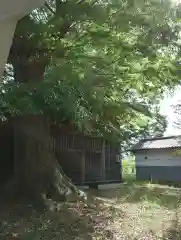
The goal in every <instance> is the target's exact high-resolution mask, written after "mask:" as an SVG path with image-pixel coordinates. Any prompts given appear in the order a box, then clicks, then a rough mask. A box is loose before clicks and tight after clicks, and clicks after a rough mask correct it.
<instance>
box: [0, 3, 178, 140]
mask: <svg viewBox="0 0 181 240" xmlns="http://www.w3.org/2000/svg"><path fill="white" fill-rule="evenodd" d="M178 14H179V12H178V10H177V9H175V8H173V7H172V6H171V3H170V2H169V1H161V0H160V1H155V0H147V1H143V0H139V1H138V0H127V1H120V0H119V1H118V0H107V1H86V0H82V1H81V0H80V1H75V0H66V1H60V0H59V1H58V0H56V1H52V0H51V1H48V2H47V3H46V5H45V7H43V8H41V9H37V10H35V11H33V12H32V13H31V15H30V16H27V17H25V18H24V19H22V20H21V21H20V23H19V25H18V27H17V29H16V34H15V38H14V43H13V47H12V49H11V53H10V57H9V61H10V62H11V63H12V65H13V67H14V73H16V66H15V65H18V64H19V65H18V66H20V63H22V62H21V61H22V59H23V61H25V59H27V63H28V64H29V65H31V64H32V63H34V64H35V65H36V66H39V65H38V64H39V63H41V67H42V65H43V66H44V71H43V73H44V77H43V76H42V77H43V81H37V79H36V82H35V81H33V80H35V79H30V80H28V83H22V79H21V81H20V78H18V76H20V75H17V74H15V80H16V83H13V84H10V85H9V84H8V85H6V87H5V93H2V94H1V95H2V98H1V101H2V104H1V112H2V116H4V115H8V116H9V115H17V114H18V115H19V114H25V113H44V114H48V115H50V116H51V117H52V118H53V119H54V120H55V121H70V120H73V121H74V122H75V123H76V124H77V125H78V126H79V127H81V128H84V130H87V131H92V132H96V133H97V134H104V135H108V137H110V136H114V137H115V136H116V137H119V138H120V137H121V139H124V140H128V139H129V138H135V137H136V136H139V135H140V136H145V134H148V135H154V134H155V133H156V134H157V132H159V134H160V132H161V133H162V132H163V131H164V129H165V127H166V121H165V118H164V117H163V116H160V114H159V110H158V107H157V105H158V102H159V100H160V98H161V97H162V96H163V92H164V91H165V90H166V89H171V88H174V87H175V86H176V85H177V84H178V82H179V81H178V79H179V74H178V71H177V68H178V66H177V64H176V63H177V59H178V44H177V43H178V41H177V39H178V32H179V22H178V21H177V17H178ZM17 55H18V58H17ZM22 56H26V57H27V58H25V57H24V58H23V57H22ZM170 56H171V57H170ZM13 60H15V61H13ZM15 63H16V64H15ZM22 72H23V69H22ZM28 76H29V75H24V76H23V77H24V78H26V77H27V78H28ZM32 78H33V77H32ZM31 80H32V81H31ZM18 81H20V82H21V83H20V84H19V83H17V82H18ZM3 87H4V86H3ZM158 119H162V120H163V121H162V122H161V124H158V129H155V130H154V131H153V132H154V133H153V132H152V133H150V130H148V129H149V128H150V127H151V126H153V124H156V123H155V122H157V120H158ZM152 129H153V128H152Z"/></svg>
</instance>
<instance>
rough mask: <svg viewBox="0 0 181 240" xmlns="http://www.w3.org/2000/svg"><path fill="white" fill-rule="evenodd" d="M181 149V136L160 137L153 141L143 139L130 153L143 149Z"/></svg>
mask: <svg viewBox="0 0 181 240" xmlns="http://www.w3.org/2000/svg"><path fill="white" fill-rule="evenodd" d="M179 147H180V148H181V136H171V137H160V138H152V139H143V140H141V141H140V142H139V143H137V144H135V145H134V146H133V147H132V148H131V149H130V151H136V150H143V149H164V148H179Z"/></svg>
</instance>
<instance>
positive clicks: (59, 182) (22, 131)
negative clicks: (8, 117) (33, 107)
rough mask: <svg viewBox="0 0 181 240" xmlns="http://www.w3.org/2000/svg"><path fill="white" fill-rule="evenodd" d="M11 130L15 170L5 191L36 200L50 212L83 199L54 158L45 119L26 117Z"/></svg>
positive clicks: (18, 121) (18, 120) (41, 117)
mask: <svg viewBox="0 0 181 240" xmlns="http://www.w3.org/2000/svg"><path fill="white" fill-rule="evenodd" d="M14 126H15V128H14V141H15V142H14V161H15V162H14V166H15V169H14V175H13V178H12V179H11V181H10V182H9V183H8V185H7V186H6V189H7V187H10V189H9V190H10V191H11V193H12V190H13V189H14V190H15V192H14V193H15V194H17V193H18V195H19V194H21V195H23V196H26V197H28V198H29V197H30V198H31V199H33V200H38V202H41V203H43V206H44V207H47V208H49V209H50V208H52V207H53V208H54V207H55V205H53V203H56V202H59V201H62V200H63V201H66V200H68V201H69V200H71V201H72V200H73V201H75V200H78V199H79V198H84V197H85V195H84V194H83V193H82V192H80V191H79V190H78V189H77V188H76V186H74V185H73V184H72V183H71V182H70V180H69V179H68V177H67V176H66V175H65V174H64V172H63V171H62V168H61V166H60V165H59V163H58V161H57V159H56V157H55V154H54V151H53V140H52V138H51V134H50V132H51V130H50V126H51V124H50V121H49V120H48V119H47V118H46V117H44V116H26V117H22V118H18V119H16V120H15V121H14ZM14 193H13V194H14Z"/></svg>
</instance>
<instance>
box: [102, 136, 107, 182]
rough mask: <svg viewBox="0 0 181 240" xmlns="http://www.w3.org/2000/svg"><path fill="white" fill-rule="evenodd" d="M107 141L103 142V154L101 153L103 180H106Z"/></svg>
mask: <svg viewBox="0 0 181 240" xmlns="http://www.w3.org/2000/svg"><path fill="white" fill-rule="evenodd" d="M105 150H106V149H105V140H103V141H102V153H101V169H102V174H101V175H102V180H105V179H106V154H105Z"/></svg>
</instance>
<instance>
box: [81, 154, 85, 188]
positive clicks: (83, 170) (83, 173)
mask: <svg viewBox="0 0 181 240" xmlns="http://www.w3.org/2000/svg"><path fill="white" fill-rule="evenodd" d="M84 181H85V151H84V150H82V152H81V183H82V184H84Z"/></svg>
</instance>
